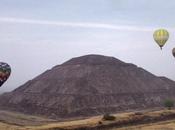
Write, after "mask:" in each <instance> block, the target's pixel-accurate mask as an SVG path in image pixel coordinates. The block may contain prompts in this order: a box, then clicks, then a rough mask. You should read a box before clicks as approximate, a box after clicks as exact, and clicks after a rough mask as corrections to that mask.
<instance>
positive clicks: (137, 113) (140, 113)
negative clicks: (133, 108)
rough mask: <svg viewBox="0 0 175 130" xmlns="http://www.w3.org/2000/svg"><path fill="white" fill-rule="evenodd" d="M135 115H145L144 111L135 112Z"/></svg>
mask: <svg viewBox="0 0 175 130" xmlns="http://www.w3.org/2000/svg"><path fill="white" fill-rule="evenodd" d="M134 115H143V113H142V112H135V113H134Z"/></svg>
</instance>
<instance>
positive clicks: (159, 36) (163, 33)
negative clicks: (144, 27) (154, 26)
mask: <svg viewBox="0 0 175 130" xmlns="http://www.w3.org/2000/svg"><path fill="white" fill-rule="evenodd" d="M153 37H154V40H155V41H156V43H157V44H158V45H159V47H160V48H161V49H162V47H163V46H164V45H165V43H166V42H167V40H168V39H169V33H168V31H167V30H165V29H158V30H156V31H155V32H154V35H153Z"/></svg>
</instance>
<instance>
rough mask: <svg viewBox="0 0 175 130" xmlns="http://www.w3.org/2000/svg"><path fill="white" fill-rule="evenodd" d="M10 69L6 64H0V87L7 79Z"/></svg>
mask: <svg viewBox="0 0 175 130" xmlns="http://www.w3.org/2000/svg"><path fill="white" fill-rule="evenodd" d="M10 74H11V68H10V66H9V65H8V64H7V63H3V62H0V87H1V86H2V85H3V83H4V82H5V81H6V80H7V79H8V78H9V76H10Z"/></svg>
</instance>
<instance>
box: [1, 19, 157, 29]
mask: <svg viewBox="0 0 175 130" xmlns="http://www.w3.org/2000/svg"><path fill="white" fill-rule="evenodd" d="M0 22H4V23H19V24H20V23H22V24H37V25H50V26H58V27H72V28H76V27H78V28H92V29H111V30H121V31H152V30H154V29H155V28H153V27H142V26H135V25H132V26H131V25H115V24H106V23H90V22H61V21H47V20H34V19H24V18H15V17H0Z"/></svg>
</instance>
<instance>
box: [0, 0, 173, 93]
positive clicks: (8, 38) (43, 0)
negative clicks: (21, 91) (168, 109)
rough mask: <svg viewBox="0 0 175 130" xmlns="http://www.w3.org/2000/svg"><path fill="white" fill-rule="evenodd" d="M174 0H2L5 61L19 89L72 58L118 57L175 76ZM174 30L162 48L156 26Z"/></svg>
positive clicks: (10, 83) (1, 55)
mask: <svg viewBox="0 0 175 130" xmlns="http://www.w3.org/2000/svg"><path fill="white" fill-rule="evenodd" d="M173 12H175V1H174V0H168V1H165V0H154V1H153V0H149V1H148V0H0V61H3V62H7V63H8V64H10V65H11V67H12V74H11V76H10V78H9V79H8V80H7V82H6V83H5V84H4V85H3V86H2V87H1V88H0V92H7V91H12V90H13V89H15V88H17V87H19V86H20V85H22V84H24V83H25V82H27V81H28V80H31V79H33V78H34V77H36V76H37V75H39V74H41V73H43V72H44V71H46V70H47V69H51V68H52V67H53V66H55V65H58V64H61V63H63V62H65V61H67V60H69V59H70V58H73V57H77V56H82V55H87V54H101V55H107V56H113V57H116V58H118V59H120V60H122V61H125V62H127V63H134V64H136V65H137V66H139V67H142V68H144V69H146V70H147V71H149V72H151V73H153V74H155V75H157V76H166V77H168V78H170V79H172V80H175V59H174V57H173V56H172V54H171V51H172V48H173V47H175V18H174V16H173ZM159 28H165V29H167V30H168V31H169V33H170V38H169V40H168V41H167V44H166V45H165V46H164V48H163V50H162V51H161V50H160V48H159V47H158V45H157V44H156V43H155V41H154V39H153V33H154V31H155V30H156V29H159Z"/></svg>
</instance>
